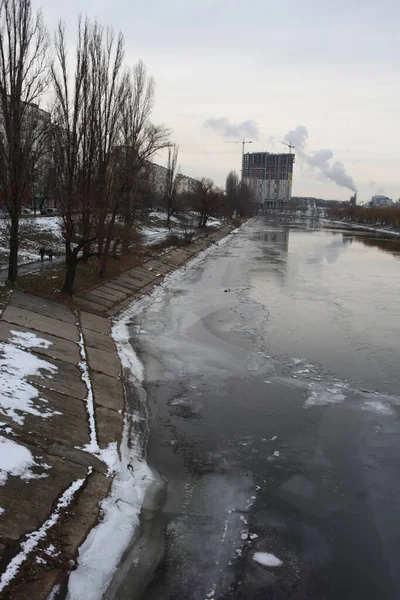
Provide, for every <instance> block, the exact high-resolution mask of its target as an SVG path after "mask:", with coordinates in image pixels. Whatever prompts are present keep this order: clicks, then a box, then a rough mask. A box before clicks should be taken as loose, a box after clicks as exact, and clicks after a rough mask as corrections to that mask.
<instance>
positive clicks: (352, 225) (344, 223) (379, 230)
mask: <svg viewBox="0 0 400 600" xmlns="http://www.w3.org/2000/svg"><path fill="white" fill-rule="evenodd" d="M321 223H326V224H327V225H328V226H329V225H340V226H341V227H348V228H349V229H360V230H361V231H373V232H375V233H384V234H385V235H393V236H395V237H399V236H400V231H397V230H396V231H394V230H393V229H382V228H381V227H369V226H368V225H360V224H359V223H352V222H350V221H336V220H331V219H321Z"/></svg>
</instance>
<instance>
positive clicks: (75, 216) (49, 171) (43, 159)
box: [0, 0, 251, 294]
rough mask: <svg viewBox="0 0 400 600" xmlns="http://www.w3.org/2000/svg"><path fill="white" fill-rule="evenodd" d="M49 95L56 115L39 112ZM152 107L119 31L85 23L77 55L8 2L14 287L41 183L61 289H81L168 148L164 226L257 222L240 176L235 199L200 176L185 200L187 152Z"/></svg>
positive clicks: (2, 18) (3, 102) (4, 90)
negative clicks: (155, 118) (25, 218)
mask: <svg viewBox="0 0 400 600" xmlns="http://www.w3.org/2000/svg"><path fill="white" fill-rule="evenodd" d="M43 99H45V100H46V101H47V102H48V105H49V110H48V111H44V110H41V109H40V108H39V102H40V101H41V100H43ZM153 104H154V81H153V79H152V78H151V77H149V76H148V75H147V72H146V68H145V65H144V64H143V63H142V62H139V63H137V64H136V65H134V66H133V67H132V68H128V67H127V66H126V65H125V55H124V38H123V36H122V34H118V35H116V34H115V33H114V32H113V31H112V30H111V29H109V28H103V27H102V26H101V25H99V24H98V23H97V21H95V20H94V21H91V20H89V19H87V18H86V19H78V27H77V34H76V47H75V52H74V53H73V54H71V55H69V54H68V44H67V41H66V31H65V27H64V25H63V23H61V22H60V23H59V25H58V27H57V30H56V32H55V34H54V36H53V39H50V37H49V35H48V33H47V31H46V28H45V25H44V22H43V18H42V15H41V13H40V11H39V12H37V13H34V12H33V10H32V6H31V0H0V200H1V202H2V203H3V204H4V205H5V207H6V208H7V211H8V215H9V218H10V242H9V244H10V247H9V269H8V280H9V282H11V283H14V282H15V280H16V278H17V269H18V247H19V220H20V214H21V207H22V205H23V204H24V202H26V200H27V197H28V196H29V195H31V194H32V190H33V189H34V188H35V187H36V188H40V187H41V188H42V189H43V188H44V187H46V188H49V189H51V194H52V195H53V197H54V198H57V208H58V210H59V211H60V214H61V219H62V228H63V235H64V239H65V253H66V265H65V266H66V276H65V282H64V286H63V292H65V293H68V294H72V291H73V286H74V280H75V273H76V268H77V265H78V264H79V263H80V262H87V261H88V260H89V259H90V258H91V257H92V256H94V255H95V256H97V257H98V261H99V271H100V274H101V275H104V274H105V273H106V269H107V263H108V259H109V256H110V254H112V253H113V252H114V253H115V252H116V248H117V246H118V244H121V245H122V246H123V245H124V244H126V241H127V240H129V237H130V234H131V233H132V229H133V226H134V223H135V220H136V217H137V212H138V210H139V209H140V206H141V202H142V201H143V197H144V196H146V194H149V165H150V159H151V158H152V157H153V155H154V154H155V153H157V152H158V151H159V150H161V149H163V148H166V147H168V165H167V166H168V168H167V176H166V181H165V191H164V194H163V203H164V207H165V210H166V213H167V227H170V222H171V217H172V216H173V214H174V213H180V214H181V216H182V213H184V214H185V215H186V217H184V218H183V220H184V221H185V220H186V224H188V223H191V222H192V221H193V219H194V216H193V215H196V220H197V225H198V227H201V228H204V227H206V225H207V222H208V220H209V219H210V218H211V217H214V216H219V217H232V216H237V217H243V216H248V214H249V211H250V206H251V194H250V192H249V190H248V189H247V188H246V186H244V185H243V184H242V183H241V182H240V181H239V178H238V176H237V174H236V173H234V172H232V173H230V174H229V176H228V179H227V186H226V192H223V191H222V190H221V189H219V188H217V187H216V186H215V185H214V183H213V182H212V181H211V180H209V179H202V180H201V181H199V182H198V183H197V187H196V190H194V192H193V191H192V193H191V194H186V195H185V194H179V193H178V191H179V190H178V185H177V181H178V180H177V171H178V162H177V161H178V147H177V146H176V145H173V144H171V143H170V141H169V131H168V130H167V128H166V127H164V126H163V125H154V124H153V123H152V121H151V116H152V111H153ZM185 235H186V234H185ZM125 249H126V248H125Z"/></svg>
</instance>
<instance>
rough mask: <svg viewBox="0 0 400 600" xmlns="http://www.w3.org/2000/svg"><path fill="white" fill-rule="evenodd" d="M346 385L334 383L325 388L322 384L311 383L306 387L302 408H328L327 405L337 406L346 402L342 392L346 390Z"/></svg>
mask: <svg viewBox="0 0 400 600" xmlns="http://www.w3.org/2000/svg"><path fill="white" fill-rule="evenodd" d="M346 387H347V385H346V384H341V383H335V384H333V386H331V387H327V385H326V384H324V383H311V384H310V385H309V386H308V392H307V400H306V402H305V403H304V408H309V407H310V406H328V405H329V404H338V403H340V402H343V401H344V400H346V396H345V394H344V393H343V390H344V389H346Z"/></svg>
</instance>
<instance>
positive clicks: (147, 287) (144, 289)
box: [140, 282, 157, 294]
mask: <svg viewBox="0 0 400 600" xmlns="http://www.w3.org/2000/svg"><path fill="white" fill-rule="evenodd" d="M156 285H157V283H156V282H154V283H148V284H147V285H145V286H144V287H142V289H141V290H140V293H141V294H148V293H149V292H151V291H152V290H153V289H154V288H155V287H156Z"/></svg>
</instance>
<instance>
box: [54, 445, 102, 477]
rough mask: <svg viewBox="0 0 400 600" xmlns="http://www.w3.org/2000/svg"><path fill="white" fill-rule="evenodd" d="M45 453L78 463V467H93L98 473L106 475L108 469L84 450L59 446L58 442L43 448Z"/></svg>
mask: <svg viewBox="0 0 400 600" xmlns="http://www.w3.org/2000/svg"><path fill="white" fill-rule="evenodd" d="M45 450H46V452H48V453H49V454H54V455H55V456H60V457H61V458H64V459H67V460H69V461H71V462H75V463H78V465H83V466H84V467H93V469H96V471H98V472H99V473H103V474H106V473H107V471H108V467H107V465H106V464H105V463H103V461H102V460H100V459H99V458H97V457H96V456H93V454H89V453H88V452H85V451H84V450H79V449H78V448H75V447H74V448H71V446H65V444H61V443H59V442H54V443H52V444H49V445H48V446H46V447H45Z"/></svg>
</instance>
